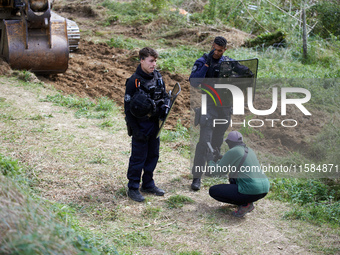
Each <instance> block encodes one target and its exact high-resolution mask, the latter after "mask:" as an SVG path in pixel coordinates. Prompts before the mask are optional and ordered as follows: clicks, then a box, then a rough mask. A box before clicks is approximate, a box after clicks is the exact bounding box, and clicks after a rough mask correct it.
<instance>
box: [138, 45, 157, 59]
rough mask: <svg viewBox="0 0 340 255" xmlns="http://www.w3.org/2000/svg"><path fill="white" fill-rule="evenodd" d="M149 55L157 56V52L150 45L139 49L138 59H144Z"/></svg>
mask: <svg viewBox="0 0 340 255" xmlns="http://www.w3.org/2000/svg"><path fill="white" fill-rule="evenodd" d="M149 56H152V57H154V58H158V56H159V55H158V52H157V51H156V50H154V49H152V48H150V47H145V48H143V49H141V50H140V51H139V59H144V58H147V57H149Z"/></svg>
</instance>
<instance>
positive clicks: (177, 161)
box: [0, 77, 339, 254]
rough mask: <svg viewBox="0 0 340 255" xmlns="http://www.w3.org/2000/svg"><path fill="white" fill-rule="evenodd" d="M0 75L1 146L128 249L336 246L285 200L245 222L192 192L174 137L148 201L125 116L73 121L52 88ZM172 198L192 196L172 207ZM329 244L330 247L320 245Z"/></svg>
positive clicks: (331, 233)
mask: <svg viewBox="0 0 340 255" xmlns="http://www.w3.org/2000/svg"><path fill="white" fill-rule="evenodd" d="M18 84H19V83H18V81H17V80H16V79H14V78H11V79H8V78H3V77H2V78H0V97H1V98H4V99H5V101H3V102H1V103H0V110H1V112H0V144H1V146H0V153H2V154H3V155H7V156H11V157H12V158H16V159H19V160H20V161H21V162H23V163H25V164H27V166H29V167H30V168H31V173H30V174H31V176H32V178H33V179H34V180H35V184H34V189H36V190H38V191H39V192H40V194H41V196H42V197H44V198H47V199H49V200H51V201H57V202H61V203H65V204H68V205H70V206H72V207H73V208H75V209H76V211H77V213H78V215H79V217H81V222H82V225H83V226H84V227H88V228H90V229H92V230H95V231H99V232H100V233H103V235H104V236H105V238H106V240H107V241H108V242H109V243H113V244H115V246H116V247H117V249H118V251H119V252H120V253H121V254H130V253H131V254H175V253H180V252H192V251H197V252H200V253H201V254H217V253H219V254H314V253H315V252H313V251H315V250H318V251H319V250H320V249H323V248H327V247H334V246H336V245H338V241H339V239H338V235H337V231H336V230H332V229H327V228H322V227H318V226H314V225H311V224H308V223H304V222H300V221H286V220H284V219H283V215H284V212H285V211H287V210H288V206H287V205H286V204H283V203H279V202H277V201H271V200H268V199H263V200H261V201H260V202H258V203H256V209H255V210H254V212H252V213H251V214H249V215H247V217H245V218H244V219H235V218H234V217H232V216H231V215H230V214H231V212H232V211H233V210H234V209H235V208H234V207H233V206H226V205H223V204H222V203H219V202H216V201H214V200H212V199H211V198H210V197H209V195H208V188H209V186H210V181H207V180H206V181H205V182H204V183H203V189H202V190H201V191H200V192H192V191H190V188H189V184H190V177H189V172H190V171H189V160H188V159H187V158H185V157H183V155H182V154H181V152H180V151H179V150H175V149H173V148H175V147H176V144H173V143H169V142H167V143H162V145H161V152H160V153H161V158H160V162H159V164H158V166H157V169H156V171H155V180H156V182H157V184H158V185H159V186H160V187H162V188H164V189H165V190H166V191H167V193H166V195H165V196H164V197H153V196H148V197H147V201H146V203H136V202H133V201H131V200H129V199H128V198H127V197H126V194H125V191H126V188H125V187H126V169H127V164H128V159H129V151H130V140H129V137H128V136H127V134H126V130H125V123H124V118H123V116H122V115H121V114H117V116H115V117H112V121H113V122H114V126H113V127H111V128H105V129H102V128H100V127H99V126H100V123H101V122H102V121H103V120H96V119H86V118H80V119H78V118H75V116H74V112H75V111H74V110H71V109H67V108H64V107H58V106H54V105H53V104H52V103H48V102H42V101H41V99H44V98H46V95H53V94H55V93H56V91H55V90H54V89H51V86H50V85H46V84H45V86H42V85H39V84H38V85H33V84H29V85H25V86H23V85H20V86H19V85H18ZM174 195H184V196H187V197H190V198H192V199H193V200H194V203H193V204H187V205H184V206H183V207H182V208H177V209H176V208H175V209H169V208H168V206H167V201H168V199H169V197H171V196H174ZM322 247H323V248H322Z"/></svg>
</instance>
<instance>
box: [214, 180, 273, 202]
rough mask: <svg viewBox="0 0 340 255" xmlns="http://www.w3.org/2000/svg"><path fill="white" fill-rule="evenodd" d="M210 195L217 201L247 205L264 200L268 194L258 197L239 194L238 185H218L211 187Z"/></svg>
mask: <svg viewBox="0 0 340 255" xmlns="http://www.w3.org/2000/svg"><path fill="white" fill-rule="evenodd" d="M209 195H210V196H211V197H212V198H214V199H216V200H217V201H220V202H223V203H228V204H233V205H247V204H248V203H252V202H255V201H257V200H259V199H261V198H264V197H265V196H266V195H267V193H263V194H258V195H246V194H241V193H240V192H238V187H237V184H218V185H214V186H212V187H210V189H209Z"/></svg>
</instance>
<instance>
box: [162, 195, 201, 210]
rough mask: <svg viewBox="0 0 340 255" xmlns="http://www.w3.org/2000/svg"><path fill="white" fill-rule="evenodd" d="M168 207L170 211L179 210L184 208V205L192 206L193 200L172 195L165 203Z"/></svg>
mask: <svg viewBox="0 0 340 255" xmlns="http://www.w3.org/2000/svg"><path fill="white" fill-rule="evenodd" d="M166 203H167V205H168V207H169V208H170V209H172V208H181V207H183V206H184V204H192V203H195V201H194V200H192V199H191V198H190V197H187V196H184V195H172V196H171V197H169V198H168V200H167V201H166Z"/></svg>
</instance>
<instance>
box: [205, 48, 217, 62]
mask: <svg viewBox="0 0 340 255" xmlns="http://www.w3.org/2000/svg"><path fill="white" fill-rule="evenodd" d="M214 52H215V49H213V50H211V51H210V52H209V54H208V56H207V62H206V64H207V65H208V66H211V61H212V58H213V56H214Z"/></svg>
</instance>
